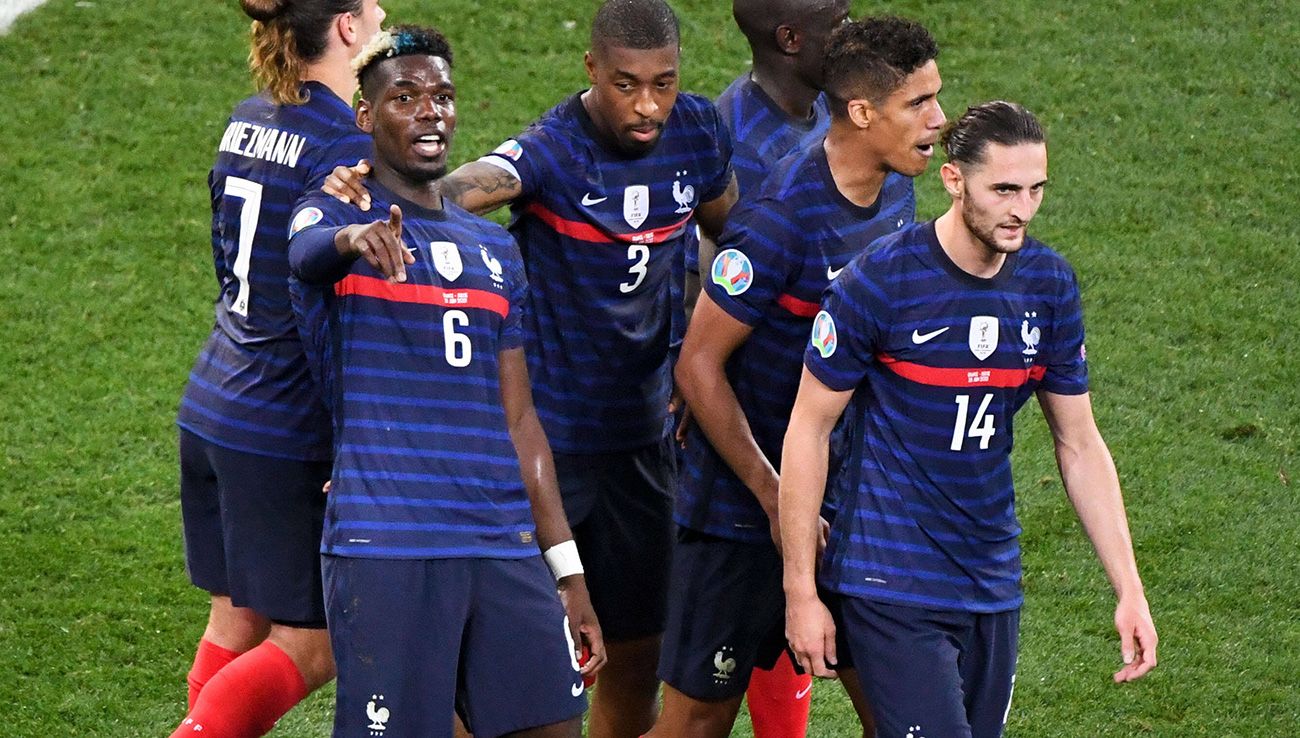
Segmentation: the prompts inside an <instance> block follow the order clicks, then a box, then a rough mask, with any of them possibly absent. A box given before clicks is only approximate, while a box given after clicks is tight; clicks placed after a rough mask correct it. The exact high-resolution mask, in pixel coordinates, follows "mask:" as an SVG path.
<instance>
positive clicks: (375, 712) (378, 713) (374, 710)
mask: <svg viewBox="0 0 1300 738" xmlns="http://www.w3.org/2000/svg"><path fill="white" fill-rule="evenodd" d="M383 698H384V696H383V695H382V694H373V695H370V701H369V702H367V703H366V717H368V718H370V725H369V726H368V727H369V728H370V729H371V730H372V731H376V732H374V733H372V735H379V734H382V733H383V732H384V729H385V728H387V727H388V726H387V723H388V716H389V714H390V713H389V712H388V708H387V707H378V706H377V705H376V703H375V701H376V700H382V699H383Z"/></svg>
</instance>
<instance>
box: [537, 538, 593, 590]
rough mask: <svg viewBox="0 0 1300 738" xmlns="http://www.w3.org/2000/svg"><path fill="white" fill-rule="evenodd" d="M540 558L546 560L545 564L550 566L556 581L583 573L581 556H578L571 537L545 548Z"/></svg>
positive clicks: (576, 547) (575, 544)
mask: <svg viewBox="0 0 1300 738" xmlns="http://www.w3.org/2000/svg"><path fill="white" fill-rule="evenodd" d="M542 559H543V560H545V561H546V566H547V567H549V568H550V570H551V575H552V576H554V577H555V581H556V582H559V581H560V580H562V579H564V578H565V577H571V576H574V575H578V574H582V573H583V569H582V558H581V557H580V556H578V544H577V543H574V541H573V540H572V539H570V540H567V541H562V542H560V543H557V544H555V545H554V546H551V547H550V548H548V549H546V550H545V551H543V552H542Z"/></svg>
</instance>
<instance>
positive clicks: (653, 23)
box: [591, 0, 681, 50]
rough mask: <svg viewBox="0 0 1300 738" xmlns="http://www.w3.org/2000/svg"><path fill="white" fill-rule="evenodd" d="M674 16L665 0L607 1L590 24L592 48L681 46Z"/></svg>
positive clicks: (660, 47) (678, 29)
mask: <svg viewBox="0 0 1300 738" xmlns="http://www.w3.org/2000/svg"><path fill="white" fill-rule="evenodd" d="M680 45H681V30H680V28H679V27H678V25H677V14H676V13H674V12H673V9H672V8H670V7H668V3H666V2H664V0H606V2H605V3H603V4H602V5H601V6H600V8H599V9H598V10H597V11H596V17H595V18H593V19H592V21H591V48H592V49H593V50H595V49H597V48H607V47H611V46H616V47H619V48H623V49H662V48H663V47H665V46H680Z"/></svg>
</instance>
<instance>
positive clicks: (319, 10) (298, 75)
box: [239, 0, 363, 105]
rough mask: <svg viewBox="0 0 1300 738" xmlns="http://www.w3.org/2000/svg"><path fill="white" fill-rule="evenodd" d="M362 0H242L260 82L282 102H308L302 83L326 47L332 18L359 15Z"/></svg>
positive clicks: (253, 64)
mask: <svg viewBox="0 0 1300 738" xmlns="http://www.w3.org/2000/svg"><path fill="white" fill-rule="evenodd" d="M362 1H363V0H239V5H240V7H242V8H243V9H244V13H246V14H247V15H248V17H250V18H252V19H253V26H252V46H251V48H250V49H249V52H248V67H249V69H250V70H251V71H252V73H253V78H254V79H256V80H257V85H258V87H259V88H260V89H262V90H265V91H266V93H267V94H268V95H269V96H270V97H271V99H272V100H273V101H275V102H276V103H277V104H279V105H301V104H303V103H305V102H307V98H306V96H304V95H303V94H302V91H301V90H300V89H299V88H300V85H301V82H302V78H303V76H305V74H306V71H307V65H308V64H310V63H312V62H314V61H316V60H317V59H319V58H320V57H321V55H322V54H324V53H325V46H326V44H327V43H328V40H329V28H330V23H331V22H332V21H333V20H334V18H335V17H336V16H338V15H339V14H340V13H351V14H352V15H360V14H361V7H362Z"/></svg>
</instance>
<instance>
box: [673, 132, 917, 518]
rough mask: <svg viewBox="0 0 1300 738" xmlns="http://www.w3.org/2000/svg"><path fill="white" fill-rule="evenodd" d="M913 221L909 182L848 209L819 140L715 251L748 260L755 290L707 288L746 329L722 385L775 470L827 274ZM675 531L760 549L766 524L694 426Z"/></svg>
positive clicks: (794, 157)
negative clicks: (729, 389)
mask: <svg viewBox="0 0 1300 738" xmlns="http://www.w3.org/2000/svg"><path fill="white" fill-rule="evenodd" d="M915 217H916V198H915V196H914V194H913V191H912V179H911V178H910V177H904V176H902V175H898V174H891V175H889V176H888V177H887V178H886V179H885V184H884V185H883V186H882V188H881V192H880V196H879V197H878V198H877V199H876V202H875V203H874V204H873V205H871V206H870V207H859V206H857V205H854V204H853V203H852V202H849V201H848V200H847V199H846V198H845V197H844V195H843V194H842V193H840V191H839V189H838V188H836V186H835V182H834V180H833V179H832V178H831V172H830V167H829V166H828V165H827V163H826V152H825V150H824V149H823V147H822V143H821V140H820V139H819V140H815V141H811V142H809V143H808V144H806V145H805V146H804V147H803V148H802V149H800V150H799V151H797V152H796V153H794V154H791V155H790V156H788V157H786V158H785V159H782V160H781V161H780V162H779V163H778V164H777V165H776V166H775V167H774V168H773V171H772V174H771V176H770V177H769V178H768V179H767V180H766V181H765V182H764V183H763V184H762V186H761V187H760V188H759V190H758V192H757V193H753V194H751V196H750V198H749V199H748V200H745V201H742V202H741V204H740V205H738V206H737V208H736V210H735V211H733V212H732V214H731V217H730V218H729V219H728V222H727V228H726V230H725V231H724V233H723V236H722V240H721V243H720V245H719V247H718V249H719V256H718V259H723V258H727V257H725V256H723V252H724V251H726V250H731V249H734V250H735V251H738V252H740V253H742V254H744V255H745V256H746V257H747V258H748V260H749V262H750V264H752V269H753V281H752V282H751V283H750V284H749V286H748V287H747V288H746V289H745V290H744V291H743V292H740V293H739V294H735V295H733V294H730V293H729V292H728V291H727V290H726V289H725V288H724V287H723V286H722V285H720V284H718V283H717V282H715V281H713V280H712V279H711V278H710V279H706V281H705V283H704V289H705V291H706V292H707V293H708V295H709V298H710V299H711V300H712V301H713V302H714V303H716V304H717V305H718V306H719V307H721V308H722V309H723V310H725V311H726V312H727V313H728V314H729V315H731V316H732V317H733V318H735V319H736V320H739V321H740V322H742V323H744V324H745V325H748V326H751V327H752V328H753V329H754V332H753V333H751V334H750V337H749V340H747V341H746V342H745V343H744V344H742V345H741V346H740V348H738V349H737V350H736V352H735V353H733V354H732V355H731V358H730V360H729V361H728V362H727V378H728V379H729V380H730V383H731V386H732V388H733V390H734V391H735V393H736V399H737V400H739V401H740V406H741V409H742V410H744V412H745V417H746V418H748V420H749V426H750V429H751V430H752V432H753V434H754V440H755V441H757V443H758V446H759V448H760V449H762V451H763V453H764V455H766V456H767V458H768V459H769V460H770V461H771V462H772V465H773V466H775V467H777V468H778V469H779V468H780V464H781V448H782V442H783V440H784V439H785V431H786V427H787V425H788V424H789V422H790V411H791V409H792V408H793V407H794V398H795V394H796V393H797V392H798V389H799V376H800V373H801V371H802V361H803V350H804V347H805V346H806V345H807V343H808V331H809V329H810V327H811V326H812V319H813V316H814V315H816V314H817V310H818V302H819V300H820V299H821V295H822V293H823V292H824V291H825V289H826V287H827V285H829V284H830V282H831V276H832V274H834V271H832V270H839V269H842V268H844V266H845V265H846V264H848V263H849V261H851V260H852V259H853V257H855V256H857V255H858V254H859V253H861V252H862V251H863V250H865V249H866V248H867V246H868V245H869V244H870V243H871V242H872V241H874V240H876V239H877V238H879V237H881V236H883V235H885V234H888V233H892V232H894V231H896V230H898V229H899V228H902V227H903V226H905V225H907V224H909V223H911V222H912V220H913V219H914V218H915ZM676 518H677V523H678V524H679V525H683V526H686V527H689V528H692V529H695V530H699V531H702V532H705V533H710V534H712V535H716V536H721V537H724V538H730V539H734V540H740V541H752V542H759V541H766V540H768V538H769V534H768V521H767V516H766V514H764V512H763V509H762V508H761V507H760V506H759V504H758V500H757V499H756V498H755V497H754V495H753V494H752V493H751V492H750V491H749V489H748V488H747V487H746V486H745V485H744V484H743V483H741V481H740V479H738V478H737V477H736V475H735V473H734V472H732V470H731V468H730V467H729V466H727V463H726V462H725V461H723V460H722V457H720V456H719V455H718V454H717V452H716V451H715V450H714V449H713V447H712V446H711V445H710V444H709V442H708V439H706V438H705V437H704V434H703V432H701V431H700V430H699V426H695V427H693V428H692V433H691V437H690V440H689V441H688V442H687V444H686V453H685V464H684V471H683V474H682V483H681V484H680V485H679V488H678V493H677V509H676Z"/></svg>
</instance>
